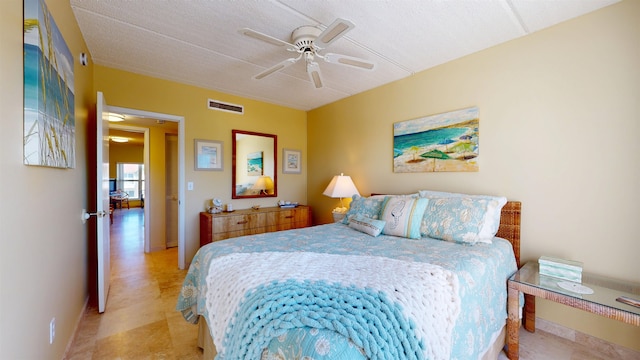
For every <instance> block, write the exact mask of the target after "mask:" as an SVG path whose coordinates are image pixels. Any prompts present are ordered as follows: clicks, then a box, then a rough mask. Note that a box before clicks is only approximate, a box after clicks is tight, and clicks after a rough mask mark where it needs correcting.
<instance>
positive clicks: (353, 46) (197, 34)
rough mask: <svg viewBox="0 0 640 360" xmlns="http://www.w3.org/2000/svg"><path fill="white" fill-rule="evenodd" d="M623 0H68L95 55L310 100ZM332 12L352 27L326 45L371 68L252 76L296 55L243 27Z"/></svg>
mask: <svg viewBox="0 0 640 360" xmlns="http://www.w3.org/2000/svg"><path fill="white" fill-rule="evenodd" d="M618 1H619V0H448V1H443V0H395V1H391V0H387V1H384V0H343V1H328V0H307V1H301V0H272V1H266V0H236V1H230V0H209V1H205V0H194V1H186V0H174V1H168V0H163V1H160V0H137V1H131V0H71V6H72V8H73V12H74V14H75V16H76V18H77V20H78V24H79V25H80V30H81V32H82V34H83V36H84V39H85V41H86V43H87V46H88V48H89V52H90V53H91V60H92V61H93V62H94V63H95V64H98V65H102V66H106V67H110V68H115V69H121V70H125V71H130V72H133V73H138V74H142V75H148V76H152V77H157V78H161V79H167V80H172V81H176V82H180V83H186V84H190V85H194V86H198V87H202V88H206V89H212V90H216V91H220V92H224V93H228V94H235V95H239V96H243V97H247V98H251V99H257V100H262V101H266V102H269V103H274V104H279V105H284V106H287V107H291V108H296V109H301V110H310V109H314V108H317V107H319V106H322V105H325V104H328V103H331V102H334V101H337V100H339V99H342V98H345V97H348V96H351V95H354V94H357V93H360V92H363V91H366V90H369V89H372V88H375V87H378V86H380V85H383V84H387V83H390V82H392V81H395V80H398V79H401V78H404V77H407V76H410V75H412V74H414V73H416V72H419V71H422V70H425V69H428V68H431V67H434V66H436V65H439V64H442V63H445V62H448V61H451V60H454V59H457V58H460V57H462V56H465V55H468V54H471V53H474V52H477V51H480V50H483V49H486V48H489V47H491V46H494V45H497V44H500V43H503V42H505V41H509V40H512V39H516V38H518V37H521V36H525V35H527V34H530V33H533V32H535V31H538V30H541V29H544V28H546V27H549V26H552V25H554V24H557V23H560V22H562V21H565V20H568V19H571V18H574V17H577V16H580V15H583V14H585V13H588V12H591V11H594V10H597V9H599V8H601V7H604V6H607V5H610V4H613V3H616V2H618ZM336 18H343V19H347V20H350V21H352V22H353V23H355V26H356V27H355V29H353V30H352V31H350V32H349V33H348V34H347V35H346V36H345V37H343V38H342V39H340V40H338V41H336V42H335V43H334V44H332V45H331V46H330V47H329V48H328V49H327V51H328V52H333V53H339V54H345V55H349V56H355V57H359V58H363V59H367V60H369V61H373V62H375V63H376V66H377V67H376V69H375V70H374V71H372V72H368V71H363V70H360V69H355V68H350V67H345V66H340V65H336V64H329V63H325V62H322V61H321V62H320V67H321V69H322V73H323V77H324V83H325V87H324V88H322V89H315V88H314V87H313V86H312V84H311V83H310V82H309V78H308V76H307V74H306V72H305V68H304V64H303V63H302V62H299V63H296V64H294V65H292V66H290V67H288V68H287V69H285V70H283V71H281V72H278V73H276V74H273V75H271V76H269V77H267V78H264V79H262V80H254V79H252V76H254V75H255V74H257V73H259V72H261V71H263V70H265V69H267V68H269V67H271V66H273V65H275V64H276V63H278V62H280V61H283V60H284V59H286V58H289V57H291V55H290V53H288V52H287V51H286V50H285V49H284V48H279V47H276V46H273V45H270V44H267V43H264V42H261V41H259V40H256V39H253V38H250V37H247V36H244V35H241V34H239V33H238V30H239V29H241V28H246V27H248V28H251V29H253V30H256V31H259V32H262V33H265V34H268V35H271V36H273V37H275V38H278V39H281V40H284V41H287V42H291V39H290V36H291V32H292V31H293V30H294V29H296V28H297V27H299V26H303V25H314V26H318V27H319V28H321V29H324V28H325V27H326V26H328V25H329V24H331V23H332V22H333V21H334V20H335V19H336ZM123 86H126V84H123ZM203 106H205V105H204V103H203Z"/></svg>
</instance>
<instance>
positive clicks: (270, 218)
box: [200, 205, 311, 246]
mask: <svg viewBox="0 0 640 360" xmlns="http://www.w3.org/2000/svg"><path fill="white" fill-rule="evenodd" d="M307 226H311V207H309V206H305V205H300V206H298V207H295V208H280V207H277V206H276V207H263V208H260V209H258V210H253V209H242V210H235V211H233V212H222V213H217V214H210V213H208V212H201V213H200V246H203V245H206V244H208V243H210V242H213V241H218V240H224V239H228V238H233V237H238V236H244V235H254V234H261V233H266V232H273V231H281V230H289V229H297V228H303V227H307Z"/></svg>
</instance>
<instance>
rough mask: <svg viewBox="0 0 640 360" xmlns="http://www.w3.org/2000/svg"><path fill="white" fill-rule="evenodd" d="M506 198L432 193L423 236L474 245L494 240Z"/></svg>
mask: <svg viewBox="0 0 640 360" xmlns="http://www.w3.org/2000/svg"><path fill="white" fill-rule="evenodd" d="M505 203H506V201H504V202H503V201H501V200H500V199H490V198H479V197H460V196H454V197H442V198H436V197H432V198H431V199H429V204H428V205H427V209H426V211H425V213H424V217H423V219H422V225H421V228H420V232H421V234H422V236H428V237H431V238H435V239H441V240H446V241H453V242H457V243H464V244H470V245H473V244H475V243H477V242H485V243H491V240H492V239H493V237H494V236H495V235H496V232H498V227H499V225H500V211H501V210H502V207H503V206H504V204H505Z"/></svg>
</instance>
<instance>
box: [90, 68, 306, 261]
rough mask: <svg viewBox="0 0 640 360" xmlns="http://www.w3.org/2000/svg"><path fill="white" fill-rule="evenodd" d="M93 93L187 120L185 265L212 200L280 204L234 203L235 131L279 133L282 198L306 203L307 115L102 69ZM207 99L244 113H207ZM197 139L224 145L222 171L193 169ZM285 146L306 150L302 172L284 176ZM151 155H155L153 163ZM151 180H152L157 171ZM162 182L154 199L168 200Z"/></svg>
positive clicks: (119, 103) (241, 205)
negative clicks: (189, 187) (200, 217)
mask: <svg viewBox="0 0 640 360" xmlns="http://www.w3.org/2000/svg"><path fill="white" fill-rule="evenodd" d="M94 89H95V90H96V91H102V92H103V93H104V94H105V98H106V100H107V103H108V104H109V105H110V106H118V107H124V108H129V109H137V110H144V111H150V112H156V113H162V114H168V115H175V116H182V117H184V119H185V157H186V159H185V160H186V164H185V168H186V173H185V181H186V182H193V183H194V189H193V191H186V199H185V201H186V203H185V218H186V221H185V224H186V226H185V227H186V231H185V239H186V254H187V262H189V261H191V258H192V257H193V255H194V254H195V252H196V251H197V250H198V247H199V244H200V243H199V234H200V230H199V220H198V214H199V213H200V212H201V211H203V210H204V209H205V206H207V205H210V203H209V202H210V200H211V199H212V198H213V197H218V198H220V199H222V201H223V202H224V203H232V204H233V207H234V208H236V209H242V208H249V207H251V206H252V205H254V204H259V205H262V206H273V205H275V203H276V201H277V199H276V198H265V199H241V200H232V199H231V130H232V129H238V130H248V131H255V132H261V133H268V134H275V135H277V145H278V146H277V154H276V155H277V171H278V198H279V199H285V200H289V201H298V202H300V203H306V202H307V192H306V191H307V187H306V186H307V173H306V167H305V165H306V148H307V138H306V133H307V124H306V113H305V112H304V111H300V110H294V109H289V108H285V107H282V106H277V105H271V104H266V103H263V102H259V101H255V100H248V99H244V98H240V97H237V96H232V95H228V94H223V93H219V92H215V91H211V90H206V89H202V88H198V87H194V86H189V85H184V84H178V83H175V82H172V81H166V80H161V79H156V78H151V77H147V76H142V75H137V74H133V73H129V72H125V71H119V70H114V69H111V68H106V67H101V66H95V73H94ZM208 99H215V100H220V101H225V102H230V103H233V104H238V105H243V106H244V110H245V114H244V115H237V114H232V113H227V112H221V111H214V110H209V109H208V108H207V100H208ZM194 139H207V140H218V141H222V142H223V171H195V170H194ZM152 141H153V139H152ZM163 141H164V140H163ZM152 148H153V147H152ZM283 148H287V149H299V150H302V162H303V167H302V174H283V173H282V149H283ZM153 154H157V157H155V160H154V156H153ZM163 154H164V153H162V154H160V153H157V152H156V151H154V150H152V158H151V165H150V166H151V167H152V168H151V169H150V171H152V172H155V171H160V169H162V171H163V173H164V160H163V158H162V157H163ZM161 158H162V160H160V159H161ZM154 164H155V165H154ZM151 176H152V177H153V173H152V174H151ZM162 179H163V180H162V181H163V183H162V186H159V187H155V188H154V189H155V190H154V189H152V190H151V194H150V196H154V194H155V196H156V197H157V196H164V192H163V193H162V194H160V193H157V192H156V191H160V190H159V189H162V191H164V177H162ZM156 203H157V202H156ZM160 207H162V214H164V201H162V203H161V204H158V207H157V208H156V209H160ZM152 211H156V210H152ZM152 217H153V216H152ZM162 219H164V216H162ZM163 229H164V227H163ZM151 237H153V236H151ZM163 238H164V236H163Z"/></svg>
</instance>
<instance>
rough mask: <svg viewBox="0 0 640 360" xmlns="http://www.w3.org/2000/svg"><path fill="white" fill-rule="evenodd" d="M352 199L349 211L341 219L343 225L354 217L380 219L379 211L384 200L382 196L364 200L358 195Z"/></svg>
mask: <svg viewBox="0 0 640 360" xmlns="http://www.w3.org/2000/svg"><path fill="white" fill-rule="evenodd" d="M352 199H353V200H352V201H351V205H350V207H349V211H347V214H346V215H345V217H344V219H342V223H343V224H349V219H351V218H352V217H353V216H355V215H362V216H364V217H368V218H370V219H378V218H379V217H380V209H381V208H382V203H383V202H384V199H385V197H384V196H371V197H368V198H365V197H362V196H360V195H353V196H352Z"/></svg>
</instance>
